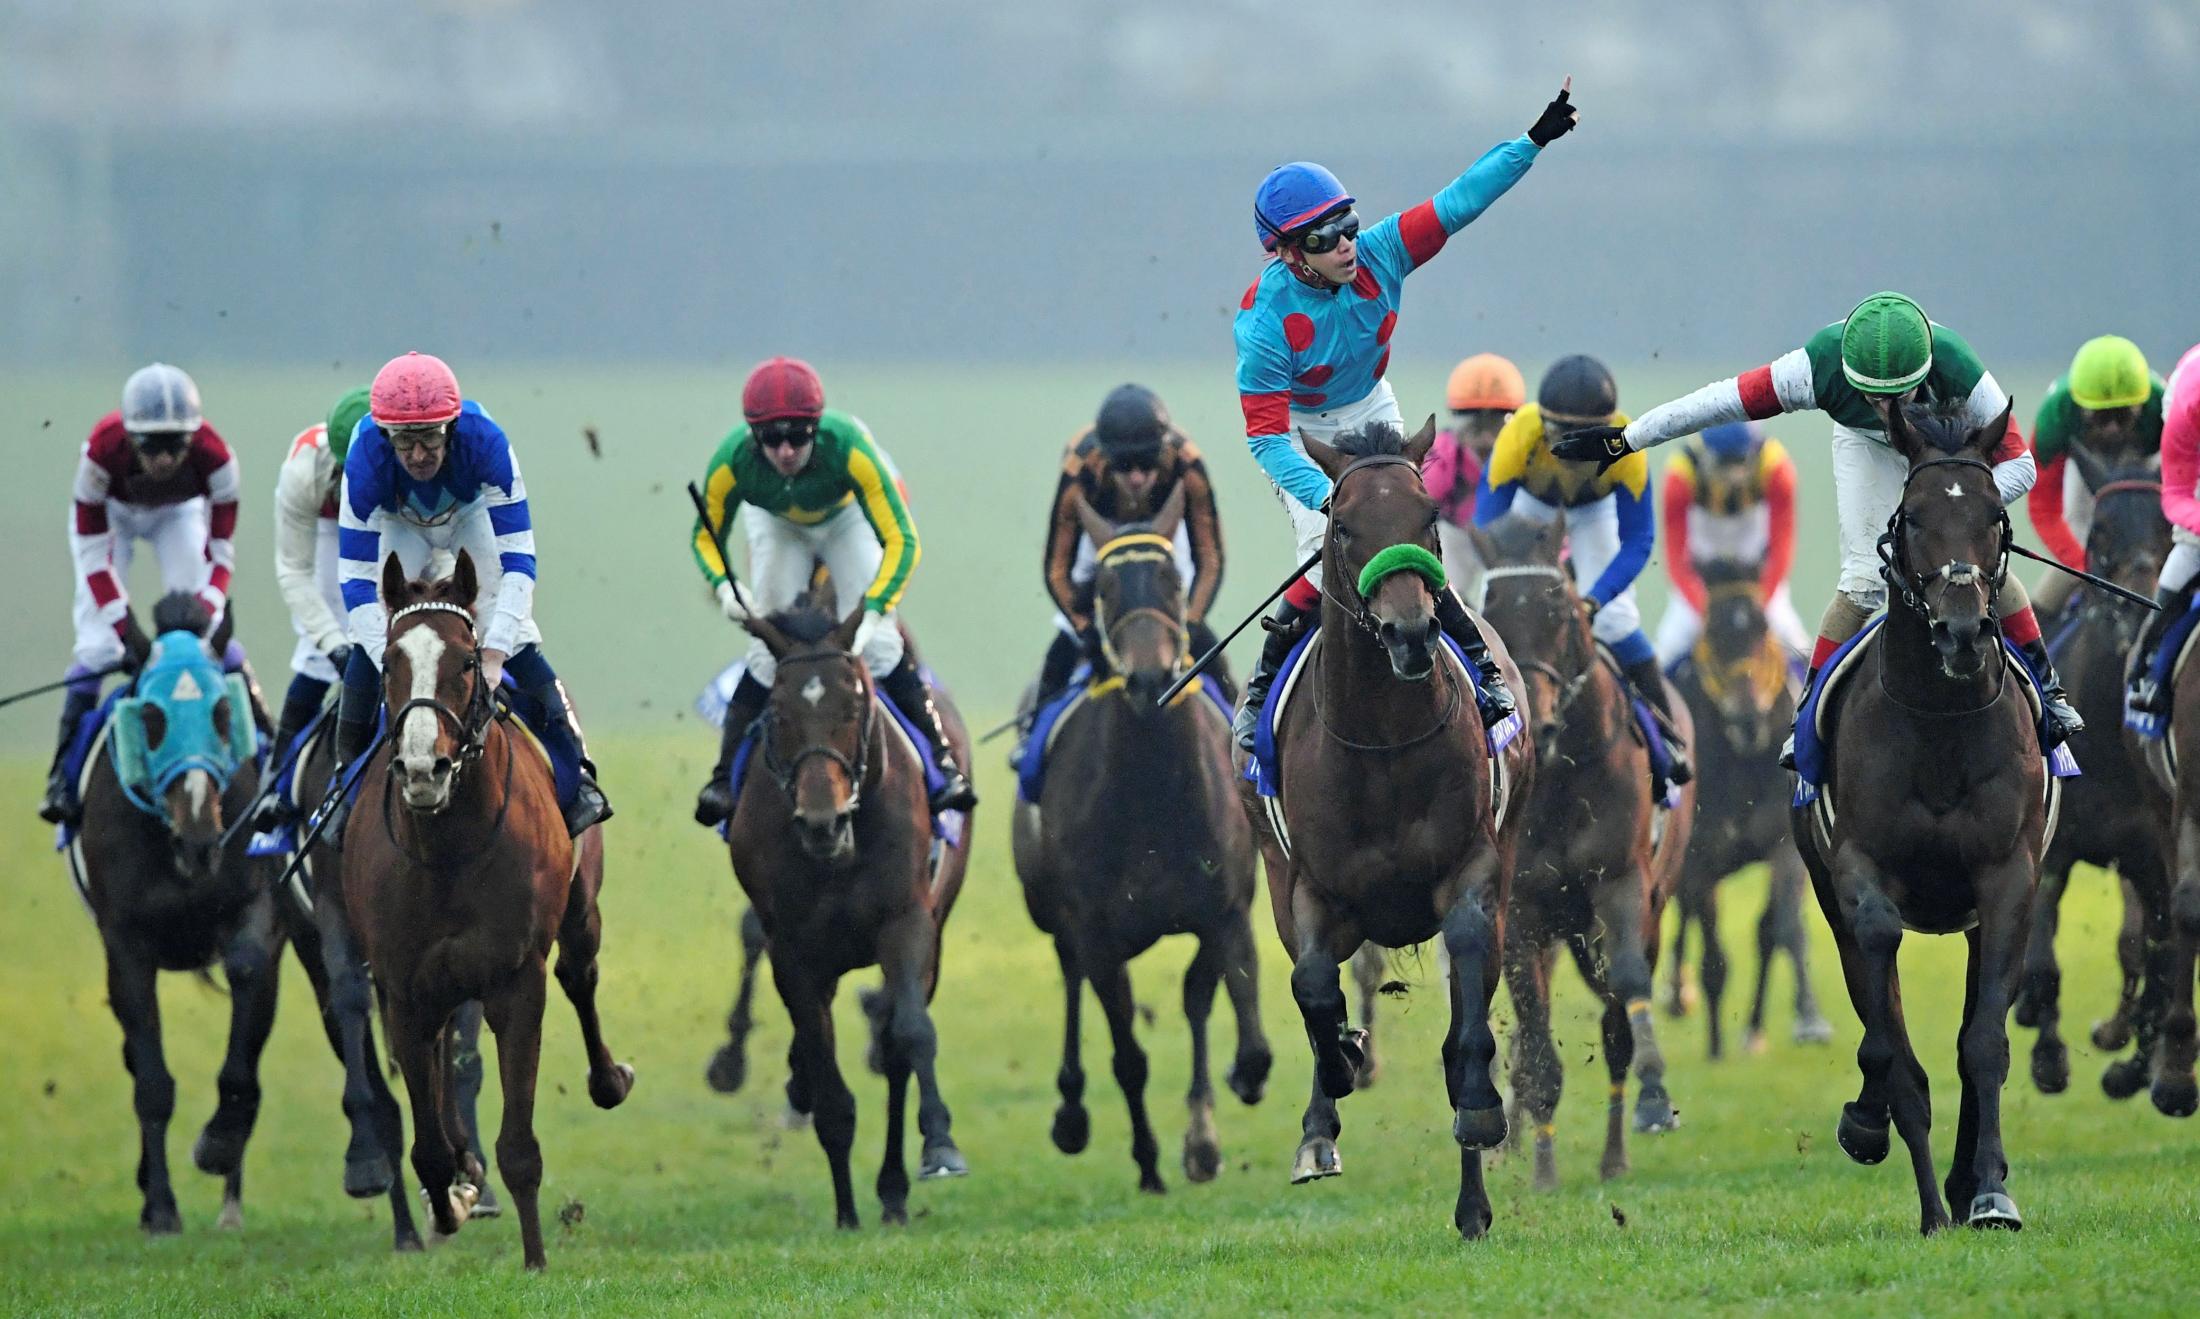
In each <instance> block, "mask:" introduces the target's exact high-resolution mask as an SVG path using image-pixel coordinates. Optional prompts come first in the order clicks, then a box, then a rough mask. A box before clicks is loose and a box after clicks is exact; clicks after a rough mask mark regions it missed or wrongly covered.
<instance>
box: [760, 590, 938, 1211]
mask: <svg viewBox="0 0 2200 1319" xmlns="http://www.w3.org/2000/svg"><path fill="white" fill-rule="evenodd" d="M862 623H863V613H862V610H861V608H858V610H857V611H856V612H855V613H852V614H850V615H849V616H848V617H847V618H846V619H845V620H843V621H841V622H840V623H838V624H837V625H836V624H835V623H834V621H833V619H832V616H831V615H830V614H826V613H823V612H822V611H815V610H811V611H804V612H781V613H778V614H775V615H773V616H771V617H770V618H768V619H767V618H757V619H752V620H750V622H749V623H748V627H749V629H750V631H752V632H753V633H755V634H756V636H758V637H759V638H761V639H762V640H763V642H764V644H765V646H766V647H767V648H768V649H769V650H770V651H771V653H772V656H773V658H774V659H775V660H776V661H777V662H778V673H777V674H776V676H775V678H774V681H773V683H772V693H771V701H770V704H768V705H767V706H766V707H765V715H764V725H765V727H764V731H763V733H762V735H761V737H760V740H759V745H758V746H757V749H756V752H755V758H756V761H757V763H756V764H755V765H753V766H752V767H751V769H750V772H749V774H748V776H747V778H746V779H745V780H744V781H743V783H742V786H741V794H740V797H739V798H738V799H737V801H736V803H735V806H734V812H733V818H732V820H731V822H730V824H729V826H728V828H727V831H726V845H727V849H728V851H729V853H730V854H731V856H732V859H733V870H734V876H735V878H737V879H738V880H739V881H740V883H741V888H742V891H743V892H744V893H746V894H747V895H748V899H749V902H750V903H751V904H752V905H753V906H754V908H755V910H756V914H757V918H758V919H759V920H760V921H761V922H762V924H763V927H764V932H765V940H766V946H767V952H768V955H769V957H770V959H771V969H772V980H773V982H774V983H775V984H776V985H777V986H778V987H779V996H780V998H781V1000H782V1001H783V1002H785V1003H786V1005H787V1015H788V1016H789V1017H790V1018H792V1019H793V1022H794V1047H793V1049H792V1052H791V1057H790V1060H789V1061H790V1062H791V1064H792V1066H793V1071H794V1077H793V1079H792V1080H791V1081H790V1082H789V1083H788V1100H789V1103H790V1104H791V1105H792V1106H793V1107H794V1108H795V1109H796V1110H797V1111H800V1112H808V1113H810V1114H811V1115H812V1117H813V1119H814V1123H815V1126H816V1128H817V1138H818V1143H819V1144H820V1145H822V1146H823V1147H824V1150H825V1158H826V1161H827V1163H828V1164H829V1165H830V1166H831V1169H832V1179H833V1212H834V1220H835V1222H836V1223H837V1224H838V1225H839V1226H841V1227H844V1228H852V1227H858V1226H860V1225H861V1222H860V1220H859V1219H858V1218H857V1216H856V1205H855V1190H854V1186H853V1183H852V1182H851V1180H850V1176H849V1168H848V1151H849V1147H850V1146H851V1145H852V1144H853V1143H854V1140H855V1128H856V1107H855V1096H854V1095H853V1094H852V1093H851V1092H850V1091H849V1089H848V1085H847V1082H846V1081H845V1080H843V1079H842V1076H841V1072H840V1062H839V1059H838V1057H837V1056H836V1054H835V1050H834V1046H833V1017H832V1004H833V995H834V992H835V991H836V989H837V988H838V986H839V984H840V978H841V977H842V976H844V975H846V974H848V973H849V972H851V971H856V970H860V969H862V968H863V967H867V966H871V965H874V964H876V965H877V966H878V967H879V968H880V969H881V970H882V971H883V972H884V973H885V988H884V991H883V993H882V995H881V996H880V997H879V998H878V999H877V1000H875V1003H876V1006H875V1007H873V1008H872V1009H871V1011H872V1012H873V1013H875V1014H876V1015H877V1017H878V1019H880V1020H881V1021H882V1022H883V1026H884V1029H883V1030H882V1031H881V1033H880V1045H881V1048H880V1052H881V1054H882V1057H881V1060H880V1061H881V1062H882V1063H883V1064H884V1070H885V1073H886V1088H887V1126H886V1156H885V1160H884V1162H883V1163H882V1165H881V1166H880V1168H879V1175H878V1196H879V1201H880V1203H881V1205H882V1206H883V1208H882V1212H881V1215H880V1217H881V1221H883V1222H886V1223H906V1222H907V1221H908V1217H909V1210H908V1198H909V1172H908V1167H907V1163H906V1160H905V1158H904V1155H903V1152H902V1139H903V1127H904V1125H905V1122H904V1117H905V1106H906V1104H907V1100H908V1088H909V1079H910V1077H911V1075H912V1074H914V1076H915V1077H916V1082H917V1092H918V1099H917V1128H918V1130H919V1131H920V1132H921V1133H922V1135H923V1138H924V1144H923V1151H922V1159H921V1163H920V1166H919V1173H918V1175H919V1176H920V1177H926V1178H931V1177H959V1176H963V1175H965V1174H966V1173H967V1172H968V1171H969V1168H968V1165H967V1164H965V1163H964V1161H963V1157H962V1152H961V1151H960V1150H958V1149H956V1147H955V1142H954V1137H953V1134H952V1132H951V1115H950V1114H949V1112H948V1109H947V1104H946V1101H944V1100H943V1099H941V1098H940V1088H939V1079H938V1076H937V1073H936V1070H935V1060H936V1058H937V1055H938V1051H939V1041H938V1035H937V1033H936V1032H935V1031H934V1029H933V1026H932V1016H931V1010H930V1003H931V998H932V993H933V990H934V989H935V988H936V987H937V986H938V981H939V957H940V929H941V926H942V924H943V923H944V922H945V920H946V918H947V913H948V911H949V910H950V909H951V908H952V906H953V903H954V897H955V894H954V893H953V892H952V891H949V888H951V887H957V886H959V884H960V881H961V875H962V873H963V869H962V865H963V863H962V860H961V859H960V858H959V857H958V858H957V859H956V860H955V862H954V865H953V867H952V870H951V872H950V870H949V868H948V867H947V866H943V865H936V864H935V857H934V847H933V841H932V820H931V815H930V812H929V810H928V809H927V807H926V804H925V784H924V767H923V763H922V761H921V760H920V759H919V753H918V751H917V748H916V746H915V744H914V743H913V742H912V741H911V740H910V739H909V738H908V737H907V736H906V735H905V734H904V733H903V732H902V731H901V729H900V728H899V727H898V726H896V725H895V724H894V721H893V719H892V717H891V716H890V715H888V714H886V713H885V711H884V709H883V706H882V703H881V698H880V697H879V696H878V694H877V691H876V690H875V688H874V686H873V684H872V680H871V676H870V674H869V673H868V672H867V671H866V670H865V669H864V666H863V662H862V660H861V659H859V658H858V657H857V656H855V655H854V654H852V653H851V651H850V647H851V645H852V644H853V642H854V640H855V634H856V631H857V629H858V628H859V627H861V625H862ZM941 717H942V720H943V721H944V722H945V726H946V727H948V728H949V730H950V732H949V736H950V737H952V738H956V739H958V745H957V747H956V750H957V752H958V754H961V755H964V756H966V757H967V755H968V754H969V747H968V737H967V734H966V733H965V732H964V730H963V727H962V724H961V721H960V719H959V718H957V717H955V716H953V715H952V714H951V712H950V710H949V708H948V706H947V703H946V701H945V700H944V695H943V696H942V698H941ZM971 827H972V824H971V821H970V820H968V819H967V818H966V819H965V821H964V823H963V833H962V842H961V843H960V844H959V847H961V848H967V846H968V843H969V837H970V833H969V831H970V829H971ZM943 879H946V880H951V884H949V885H947V886H945V887H943V882H942V881H943Z"/></svg>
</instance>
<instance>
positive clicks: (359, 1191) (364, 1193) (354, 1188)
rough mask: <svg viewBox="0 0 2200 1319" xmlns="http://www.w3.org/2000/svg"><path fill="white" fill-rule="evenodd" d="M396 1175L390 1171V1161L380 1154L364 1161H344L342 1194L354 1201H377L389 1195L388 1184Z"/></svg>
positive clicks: (370, 1156)
mask: <svg viewBox="0 0 2200 1319" xmlns="http://www.w3.org/2000/svg"><path fill="white" fill-rule="evenodd" d="M395 1176H396V1174H394V1173H393V1172H391V1171H390V1161H389V1160H388V1159H387V1158H384V1157H383V1156H382V1155H380V1154H373V1155H369V1156H368V1157H366V1158H364V1159H346V1160H344V1194H346V1195H348V1196H350V1197H351V1198H352V1199H354V1200H377V1199H380V1198H381V1197H383V1196H385V1195H388V1194H389V1193H390V1182H391V1181H392V1180H393V1179H394V1178H395Z"/></svg>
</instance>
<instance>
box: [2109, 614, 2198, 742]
mask: <svg viewBox="0 0 2200 1319" xmlns="http://www.w3.org/2000/svg"><path fill="white" fill-rule="evenodd" d="M2195 587H2200V581H2195V582H2192V583H2189V584H2188V585H2186V586H2183V587H2179V588H2176V589H2172V588H2170V587H2167V586H2160V587H2156V588H2155V590H2154V602H2155V603H2156V604H2158V605H2160V606H2162V607H2161V608H2160V609H2159V610H2156V611H2155V612H2154V613H2151V614H2148V615H2147V625H2146V630H2145V631H2143V632H2141V633H2140V634H2139V643H2138V644H2137V645H2135V646H2133V647H2132V648H2131V664H2130V667H2129V668H2127V669H2126V670H2125V672H2124V686H2125V687H2126V688H2127V689H2128V693H2127V694H2128V699H2129V700H2130V701H2131V708H2132V709H2134V710H2137V711H2139V712H2140V713H2141V714H2168V713H2169V705H2170V701H2169V697H2170V694H2169V692H2168V691H2167V690H2164V689H2163V688H2161V687H2159V686H2157V685H2156V684H2155V682H2154V680H2153V679H2152V678H2151V677H2149V676H2148V674H2149V671H2150V670H2151V669H2153V667H2154V652H2155V651H2157V650H2159V649H2161V647H2162V637H2163V635H2164V634H2166V633H2167V632H2168V631H2169V625H2170V624H2171V623H2174V622H2176V621H2177V619H2178V618H2179V617H2180V616H2181V615H2183V614H2184V612H2185V611H2186V610H2188V609H2190V608H2192V593H2193V589H2194V588H2195Z"/></svg>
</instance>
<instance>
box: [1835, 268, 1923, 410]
mask: <svg viewBox="0 0 2200 1319" xmlns="http://www.w3.org/2000/svg"><path fill="white" fill-rule="evenodd" d="M1932 369H1933V326H1932V322H1930V321H1928V320H1926V319H1925V313H1924V311H1923V310H1922V309H1920V308H1919V307H1918V305H1917V304H1916V303H1914V302H1912V301H1910V300H1909V299H1908V298H1906V297H1904V296H1902V295H1901V294H1899V293H1874V294H1872V295H1871V296H1870V297H1868V298H1866V299H1864V300H1863V301H1862V302H1859V303H1857V304H1856V310H1854V311H1852V312H1850V313H1849V318H1848V320H1846V321H1844V322H1843V323H1842V325H1841V374H1842V375H1845V376H1847V377H1848V379H1849V383H1850V384H1852V385H1854V386H1856V387H1857V388H1858V389H1860V390H1862V391H1863V392H1865V393H1867V394H1900V393H1904V392H1906V391H1908V390H1911V389H1914V388H1916V387H1917V385H1918V383H1919V382H1921V381H1923V380H1924V379H1925V374H1926V373H1927V372H1928V371H1931V370H1932Z"/></svg>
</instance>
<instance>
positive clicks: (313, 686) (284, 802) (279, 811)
mask: <svg viewBox="0 0 2200 1319" xmlns="http://www.w3.org/2000/svg"><path fill="white" fill-rule="evenodd" d="M328 688H329V685H328V684H327V683H325V682H322V681H321V680H320V679H319V678H309V677H307V676H306V675H305V674H302V673H301V674H298V675H297V676H295V677H293V678H292V679H291V680H290V690H289V691H287V692H285V693H283V712H282V715H281V717H280V718H278V719H277V720H276V722H275V736H274V739H273V741H272V742H271V743H270V744H269V745H270V746H271V748H272V750H271V752H270V753H269V760H268V767H269V769H270V770H271V771H272V770H273V768H274V767H275V766H277V765H280V764H282V763H283V758H284V757H285V756H288V755H289V754H290V744H291V743H292V742H293V741H295V740H296V739H297V737H298V734H299V733H301V732H303V731H304V730H305V726H306V725H307V724H310V723H312V722H313V717H314V716H315V715H316V714H319V713H320V712H321V702H322V700H324V699H325V698H326V697H327V696H328ZM296 814H297V812H296V810H295V808H293V807H292V806H291V804H290V801H289V800H288V798H287V797H286V796H285V794H283V793H280V792H269V793H268V794H267V795H266V796H265V797H262V798H261V799H260V809H259V810H258V812H256V813H255V814H254V815H253V817H252V827H253V829H254V830H255V831H257V832H259V833H273V832H275V831H276V830H277V829H280V828H282V827H283V826H284V825H286V824H289V823H290V822H291V821H292V819H293V818H295V816H296Z"/></svg>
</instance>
